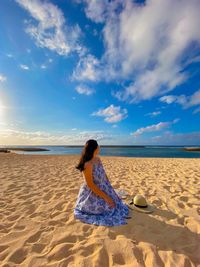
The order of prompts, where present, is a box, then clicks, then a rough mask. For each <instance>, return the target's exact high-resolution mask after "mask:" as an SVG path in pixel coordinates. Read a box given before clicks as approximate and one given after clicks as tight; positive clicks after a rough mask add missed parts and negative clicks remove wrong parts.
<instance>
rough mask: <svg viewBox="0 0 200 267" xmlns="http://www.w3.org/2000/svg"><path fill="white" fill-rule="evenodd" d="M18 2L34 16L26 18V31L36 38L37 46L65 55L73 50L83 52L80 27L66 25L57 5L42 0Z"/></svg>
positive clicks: (21, 0)
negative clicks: (80, 41)
mask: <svg viewBox="0 0 200 267" xmlns="http://www.w3.org/2000/svg"><path fill="white" fill-rule="evenodd" d="M16 2H17V3H18V4H19V5H20V6H21V7H22V8H24V9H25V10H27V11H28V12H29V14H30V15H31V16H32V18H34V21H32V20H25V24H26V29H25V31H26V33H28V34H29V35H30V36H31V37H32V38H33V39H34V40H35V42H36V45H37V46H39V47H44V48H48V49H50V50H52V51H55V52H56V53H58V54H59V55H63V56H64V55H68V54H69V53H70V52H72V51H76V52H78V53H83V51H84V48H83V47H81V46H80V45H79V41H78V39H79V37H80V34H81V30H80V27H79V26H78V25H75V26H69V25H67V26H66V22H65V18H64V15H63V13H62V11H61V10H60V9H59V8H58V7H57V6H56V5H54V4H52V3H50V2H48V1H41V0H32V1H30V0H16ZM35 22H36V23H35Z"/></svg>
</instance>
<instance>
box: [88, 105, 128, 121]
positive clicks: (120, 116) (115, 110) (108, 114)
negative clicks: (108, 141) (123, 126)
mask: <svg viewBox="0 0 200 267" xmlns="http://www.w3.org/2000/svg"><path fill="white" fill-rule="evenodd" d="M127 113H128V111H127V109H125V108H124V109H121V107H120V106H114V105H113V104H111V105H110V106H109V107H107V108H105V109H99V110H98V111H96V112H93V113H92V114H91V115H92V116H100V117H105V119H104V121H106V122H108V123H116V122H119V121H121V120H124V119H125V118H127V117H128V114H127Z"/></svg>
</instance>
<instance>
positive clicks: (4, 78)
mask: <svg viewBox="0 0 200 267" xmlns="http://www.w3.org/2000/svg"><path fill="white" fill-rule="evenodd" d="M6 80H7V77H6V76H5V75H3V74H1V73H0V82H5V81H6Z"/></svg>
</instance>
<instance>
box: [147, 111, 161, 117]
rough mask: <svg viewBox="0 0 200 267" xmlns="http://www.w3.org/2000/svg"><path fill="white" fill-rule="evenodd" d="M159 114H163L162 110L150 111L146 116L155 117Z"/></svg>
mask: <svg viewBox="0 0 200 267" xmlns="http://www.w3.org/2000/svg"><path fill="white" fill-rule="evenodd" d="M159 114H161V112H160V111H153V112H150V113H147V114H145V115H146V116H148V115H149V116H151V117H155V116H158V115H159Z"/></svg>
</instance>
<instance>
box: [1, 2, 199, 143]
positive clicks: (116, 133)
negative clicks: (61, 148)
mask: <svg viewBox="0 0 200 267" xmlns="http://www.w3.org/2000/svg"><path fill="white" fill-rule="evenodd" d="M199 10H200V2H199V1H197V0H191V1H186V0H173V1H172V0H166V1H164V2H163V1H155V0H151V1H131V0H123V1H122V0H116V1H108V0H102V1H95V0H93V1H89V0H84V1H81V0H74V1H62V0H49V1H47V0H46V1H42V0H32V1H29V0H16V1H15V0H1V1H0V40H1V41H0V145H9V144H13V145H14V144H15V145H25V144H26V145H29V144H30V145H31V144H34V145H41V144H46V145H48V144H49V145H54V144H55V145H56V144H75V145H76V144H77V145H78V144H80V145H83V144H84V143H85V142H86V141H87V140H88V139H90V138H93V139H96V140H97V141H98V142H99V144H100V145H101V144H102V145H104V144H105V145H109V144H112V145H113V144H121V145H123V144H124V145H132V144H133V145H134V144H135V145H143V144H149V145H154V144H155V145H200V79H199V77H200V68H199V67H200V31H199V28H198V27H199V25H200V17H199V14H198V11H199Z"/></svg>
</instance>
